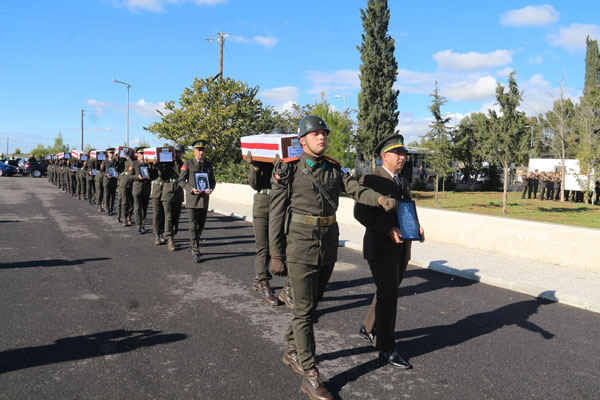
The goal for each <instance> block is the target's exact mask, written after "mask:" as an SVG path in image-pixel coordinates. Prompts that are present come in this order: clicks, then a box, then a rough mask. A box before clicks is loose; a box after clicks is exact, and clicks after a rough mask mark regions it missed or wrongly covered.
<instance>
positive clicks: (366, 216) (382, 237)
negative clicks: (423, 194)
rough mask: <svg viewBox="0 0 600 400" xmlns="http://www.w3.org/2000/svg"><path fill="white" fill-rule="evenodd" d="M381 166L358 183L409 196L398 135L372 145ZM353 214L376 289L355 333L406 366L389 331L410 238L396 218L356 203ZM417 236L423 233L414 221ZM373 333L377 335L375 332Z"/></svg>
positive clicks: (394, 362) (389, 359) (391, 361)
mask: <svg viewBox="0 0 600 400" xmlns="http://www.w3.org/2000/svg"><path fill="white" fill-rule="evenodd" d="M375 152H376V153H377V154H379V155H380V156H381V160H382V165H381V167H379V168H377V169H376V170H375V171H371V172H369V173H368V174H366V175H363V176H362V177H361V178H360V183H361V185H363V186H365V187H368V188H371V189H373V190H376V191H377V192H379V193H383V194H385V195H388V196H390V197H393V198H394V199H397V200H410V183H409V182H408V180H407V179H406V178H405V177H404V176H402V174H401V171H402V168H403V167H404V165H405V161H406V152H407V149H406V147H405V146H404V137H403V136H402V135H392V136H390V137H388V138H385V139H384V140H382V141H381V142H379V144H378V145H377V147H376V148H375ZM354 218H356V219H357V220H358V221H359V222H360V223H361V224H362V225H364V226H365V228H366V231H365V236H364V239H363V254H364V257H365V258H366V259H367V262H368V263H369V267H370V268H371V273H372V274H373V280H374V281H375V286H376V287H377V292H376V294H375V296H373V301H372V302H371V307H370V308H369V311H368V313H367V316H366V317H365V319H364V322H363V325H362V326H361V327H360V330H359V333H360V334H361V335H362V336H364V337H365V338H366V339H367V340H369V341H370V342H371V343H373V344H375V345H376V347H377V348H378V349H379V357H380V358H381V359H382V360H383V361H385V362H386V363H388V364H390V365H393V366H395V367H399V368H404V369H407V368H411V366H410V364H409V363H407V362H406V361H404V360H403V359H402V357H400V355H399V354H398V353H397V351H396V343H395V338H394V330H395V327H396V312H397V306H398V287H399V286H400V283H401V282H402V278H403V277H404V272H405V271H406V266H407V265H408V261H409V260H410V250H411V242H410V241H403V240H402V232H401V231H400V229H399V224H398V217H397V216H396V214H393V213H386V212H384V211H382V210H378V209H376V208H374V207H367V206H365V205H362V204H359V203H356V204H355V206H354ZM419 234H420V237H421V241H424V240H425V232H424V231H423V228H422V227H420V226H419ZM375 334H376V335H375Z"/></svg>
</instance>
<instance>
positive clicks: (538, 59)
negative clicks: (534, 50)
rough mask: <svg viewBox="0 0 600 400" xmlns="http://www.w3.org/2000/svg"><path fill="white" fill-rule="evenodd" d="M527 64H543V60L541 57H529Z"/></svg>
mask: <svg viewBox="0 0 600 400" xmlns="http://www.w3.org/2000/svg"><path fill="white" fill-rule="evenodd" d="M527 62H528V63H529V64H541V63H543V62H544V58H543V57H542V56H535V57H529V59H528V60H527Z"/></svg>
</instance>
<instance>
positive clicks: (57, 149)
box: [38, 132, 69, 154]
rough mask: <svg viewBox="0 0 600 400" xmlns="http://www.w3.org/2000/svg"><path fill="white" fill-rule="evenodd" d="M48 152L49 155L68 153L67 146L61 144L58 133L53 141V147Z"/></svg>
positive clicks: (60, 135)
mask: <svg viewBox="0 0 600 400" xmlns="http://www.w3.org/2000/svg"><path fill="white" fill-rule="evenodd" d="M38 147H39V146H38ZM48 150H49V152H50V154H58V153H65V152H67V151H69V145H68V144H65V143H64V142H63V137H62V133H60V132H58V136H56V138H55V139H54V145H53V146H52V147H50V148H49V149H48Z"/></svg>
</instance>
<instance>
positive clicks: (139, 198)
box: [131, 147, 151, 235]
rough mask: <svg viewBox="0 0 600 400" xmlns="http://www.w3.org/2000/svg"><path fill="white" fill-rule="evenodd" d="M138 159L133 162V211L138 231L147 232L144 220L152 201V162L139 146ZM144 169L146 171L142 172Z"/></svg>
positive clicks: (136, 151) (140, 232)
mask: <svg viewBox="0 0 600 400" xmlns="http://www.w3.org/2000/svg"><path fill="white" fill-rule="evenodd" d="M135 154H136V156H137V159H136V160H135V161H134V162H133V168H134V177H135V178H134V179H133V187H132V189H131V193H132V194H133V205H134V206H133V209H134V211H133V213H134V215H135V224H136V226H137V233H138V234H140V235H141V234H143V233H146V228H145V227H144V221H145V220H146V212H147V210H148V203H149V202H150V190H151V187H150V186H151V183H150V168H151V166H150V164H148V163H147V162H146V160H145V159H144V148H143V147H137V148H136V149H135ZM142 170H143V171H144V172H142Z"/></svg>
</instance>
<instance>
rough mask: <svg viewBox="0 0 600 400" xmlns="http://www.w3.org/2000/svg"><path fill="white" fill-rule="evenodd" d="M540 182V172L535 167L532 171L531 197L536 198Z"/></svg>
mask: <svg viewBox="0 0 600 400" xmlns="http://www.w3.org/2000/svg"><path fill="white" fill-rule="evenodd" d="M539 184H540V173H539V172H538V170H537V169H536V170H535V171H534V172H533V198H534V199H536V198H537V192H538V186H539Z"/></svg>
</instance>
